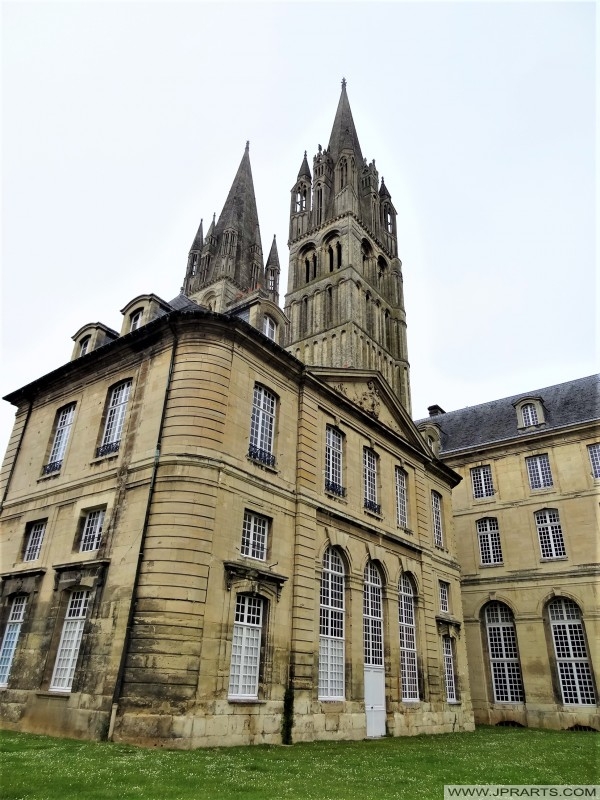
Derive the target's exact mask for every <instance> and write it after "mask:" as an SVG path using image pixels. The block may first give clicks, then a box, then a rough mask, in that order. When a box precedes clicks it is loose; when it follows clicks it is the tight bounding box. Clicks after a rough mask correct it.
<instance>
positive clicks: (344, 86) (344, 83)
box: [342, 78, 346, 89]
mask: <svg viewBox="0 0 600 800" xmlns="http://www.w3.org/2000/svg"><path fill="white" fill-rule="evenodd" d="M345 88H346V78H342V89H345Z"/></svg>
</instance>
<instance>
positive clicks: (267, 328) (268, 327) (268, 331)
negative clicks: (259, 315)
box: [263, 314, 277, 340]
mask: <svg viewBox="0 0 600 800" xmlns="http://www.w3.org/2000/svg"><path fill="white" fill-rule="evenodd" d="M276 330H277V325H276V324H275V321H274V320H273V318H272V317H269V316H267V315H266V314H265V316H264V317H263V333H264V335H265V336H267V337H268V338H269V339H273V340H274V339H275V331H276Z"/></svg>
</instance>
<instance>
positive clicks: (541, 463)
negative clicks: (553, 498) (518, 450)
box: [525, 453, 554, 489]
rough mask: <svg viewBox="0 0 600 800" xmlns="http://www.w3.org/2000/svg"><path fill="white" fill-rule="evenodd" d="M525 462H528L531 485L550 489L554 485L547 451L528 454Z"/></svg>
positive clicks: (533, 487) (536, 487) (534, 487)
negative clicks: (532, 454) (540, 453)
mask: <svg viewBox="0 0 600 800" xmlns="http://www.w3.org/2000/svg"><path fill="white" fill-rule="evenodd" d="M525 463H526V464H527V474H528V476H529V486H530V487H531V488H532V489H550V488H551V487H552V486H554V482H553V480H552V470H551V469H550V459H549V458H548V454H547V453H543V454H542V455H539V456H528V457H527V458H526V459H525Z"/></svg>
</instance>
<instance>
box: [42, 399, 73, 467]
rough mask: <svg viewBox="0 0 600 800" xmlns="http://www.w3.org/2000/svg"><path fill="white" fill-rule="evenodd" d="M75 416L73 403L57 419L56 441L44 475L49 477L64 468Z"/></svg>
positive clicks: (53, 443) (62, 410)
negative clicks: (64, 459)
mask: <svg viewBox="0 0 600 800" xmlns="http://www.w3.org/2000/svg"><path fill="white" fill-rule="evenodd" d="M74 416H75V403H71V404H70V405H68V406H65V407H64V408H61V409H60V411H59V412H58V414H57V417H56V425H55V430H54V439H53V441H52V448H51V450H50V457H49V458H48V463H47V464H46V465H45V467H44V470H43V472H44V475H49V474H50V473H51V472H58V470H59V469H60V468H61V466H62V462H63V458H64V455H65V450H66V449H67V443H68V441H69V433H70V432H71V426H72V424H73V417H74Z"/></svg>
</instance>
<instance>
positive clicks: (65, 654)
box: [50, 589, 90, 692]
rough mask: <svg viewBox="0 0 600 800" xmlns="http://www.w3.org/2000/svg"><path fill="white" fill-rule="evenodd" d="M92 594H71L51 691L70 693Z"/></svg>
mask: <svg viewBox="0 0 600 800" xmlns="http://www.w3.org/2000/svg"><path fill="white" fill-rule="evenodd" d="M89 600H90V593H89V592H88V591H84V590H81V589H79V590H77V591H75V592H73V593H72V594H71V597H70V599H69V605H68V607H67V613H66V615H65V622H64V625H63V629H62V633H61V636H60V643H59V645H58V653H57V656H56V663H55V665H54V673H53V675H52V680H51V681H50V691H55V692H70V691H71V686H72V685H73V677H74V675H75V667H76V665H77V657H78V655H79V648H80V647H81V639H82V636H83V628H84V626H85V617H86V614H87V609H88V603H89Z"/></svg>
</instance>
